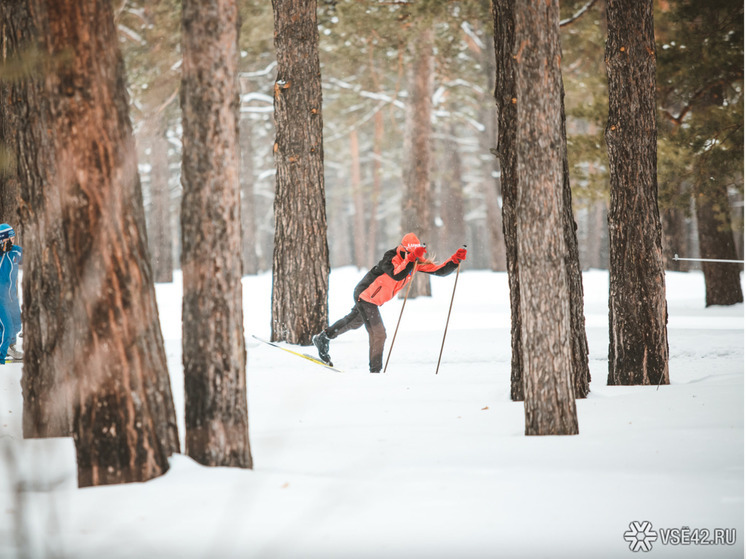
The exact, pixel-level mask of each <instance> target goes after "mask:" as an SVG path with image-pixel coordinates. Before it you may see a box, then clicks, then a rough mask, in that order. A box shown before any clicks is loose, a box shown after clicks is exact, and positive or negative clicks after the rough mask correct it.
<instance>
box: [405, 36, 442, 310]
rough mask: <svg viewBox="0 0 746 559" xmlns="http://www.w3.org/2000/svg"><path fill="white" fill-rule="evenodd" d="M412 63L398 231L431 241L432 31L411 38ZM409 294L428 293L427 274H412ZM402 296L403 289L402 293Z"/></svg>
mask: <svg viewBox="0 0 746 559" xmlns="http://www.w3.org/2000/svg"><path fill="white" fill-rule="evenodd" d="M413 49H414V63H413V69H412V76H411V79H410V90H409V96H408V103H407V118H406V124H405V127H406V129H405V133H404V137H405V140H404V141H405V148H404V157H405V163H404V193H403V196H402V215H401V229H402V234H405V233H408V232H410V231H411V232H413V233H415V234H416V235H417V236H418V237H419V238H420V240H421V241H422V242H423V243H427V242H432V239H430V236H431V234H432V203H433V201H432V193H431V187H430V152H431V146H430V138H431V136H432V124H431V122H430V118H431V113H432V88H433V69H434V68H433V65H434V60H433V32H432V29H430V28H429V27H428V28H425V29H424V30H423V31H421V32H420V33H419V35H417V36H416V37H415V39H414V41H413ZM411 286H412V287H411V288H410V289H409V297H412V298H414V297H417V296H420V295H423V296H430V295H431V289H430V275H429V274H416V275H415V277H414V279H413V280H412V283H411ZM400 296H402V297H403V296H404V292H402V295H400Z"/></svg>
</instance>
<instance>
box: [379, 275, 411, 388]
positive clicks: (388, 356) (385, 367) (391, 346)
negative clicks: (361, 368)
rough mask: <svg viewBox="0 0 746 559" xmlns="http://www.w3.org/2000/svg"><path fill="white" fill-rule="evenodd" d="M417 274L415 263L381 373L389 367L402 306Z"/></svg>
mask: <svg viewBox="0 0 746 559" xmlns="http://www.w3.org/2000/svg"><path fill="white" fill-rule="evenodd" d="M416 272H417V262H415V263H414V269H413V270H412V279H411V280H409V285H407V291H406V292H405V293H404V302H403V303H402V305H401V312H400V313H399V320H397V321H396V330H394V337H393V338H391V345H390V346H389V354H388V355H387V356H386V365H385V366H384V367H383V372H384V373H385V372H386V369H388V367H389V358H390V357H391V350H392V349H394V342H395V341H396V333H397V332H398V331H399V323H400V322H401V317H402V315H403V314H404V305H406V304H407V297H409V289H410V288H411V287H412V282H414V274H415V273H416Z"/></svg>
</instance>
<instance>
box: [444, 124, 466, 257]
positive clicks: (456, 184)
mask: <svg viewBox="0 0 746 559" xmlns="http://www.w3.org/2000/svg"><path fill="white" fill-rule="evenodd" d="M449 135H450V136H451V137H455V136H456V130H455V126H453V125H452V126H451V130H450V131H449ZM444 148H445V152H446V153H445V154H443V160H444V163H445V168H444V169H443V175H444V179H445V180H444V181H443V182H442V183H441V185H442V186H441V193H440V217H441V219H442V220H443V234H442V235H441V239H440V246H441V248H442V249H443V250H445V249H449V250H450V249H452V250H456V249H457V248H458V247H460V246H461V245H463V244H466V222H465V221H464V184H463V180H462V177H461V174H462V169H461V154H460V153H459V150H458V144H457V143H456V142H455V141H454V142H447V143H446V144H445V145H444Z"/></svg>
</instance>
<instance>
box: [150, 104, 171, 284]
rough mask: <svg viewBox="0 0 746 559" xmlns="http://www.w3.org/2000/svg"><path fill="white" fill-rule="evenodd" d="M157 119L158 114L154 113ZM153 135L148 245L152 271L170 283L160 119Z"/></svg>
mask: <svg viewBox="0 0 746 559" xmlns="http://www.w3.org/2000/svg"><path fill="white" fill-rule="evenodd" d="M157 118H159V119H160V117H157ZM159 124H160V126H158V127H156V130H155V133H154V134H153V137H152V140H153V142H152V148H151V158H152V165H151V167H152V172H151V179H150V203H151V209H150V227H149V228H148V238H149V241H150V242H149V246H150V249H151V254H152V260H153V275H154V277H155V281H156V282H157V283H171V282H172V281H173V278H174V264H173V243H172V239H171V235H172V229H171V189H170V187H169V175H170V172H169V167H168V139H167V138H166V126H165V123H163V122H160V123H159Z"/></svg>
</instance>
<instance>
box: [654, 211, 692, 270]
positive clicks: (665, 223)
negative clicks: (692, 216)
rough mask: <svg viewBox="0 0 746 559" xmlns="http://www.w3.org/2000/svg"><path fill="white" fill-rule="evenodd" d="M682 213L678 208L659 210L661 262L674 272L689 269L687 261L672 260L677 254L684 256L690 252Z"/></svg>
mask: <svg viewBox="0 0 746 559" xmlns="http://www.w3.org/2000/svg"><path fill="white" fill-rule="evenodd" d="M683 213H684V212H682V211H681V210H680V209H678V208H669V209H666V210H663V211H661V231H662V239H661V241H662V246H663V262H664V263H665V269H666V270H672V271H674V272H688V271H689V262H688V261H686V260H674V257H675V256H676V255H677V254H678V255H679V256H682V257H685V258H686V257H690V255H691V254H692V251H691V249H690V248H689V235H688V231H687V226H686V222H685V220H684V215H683Z"/></svg>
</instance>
